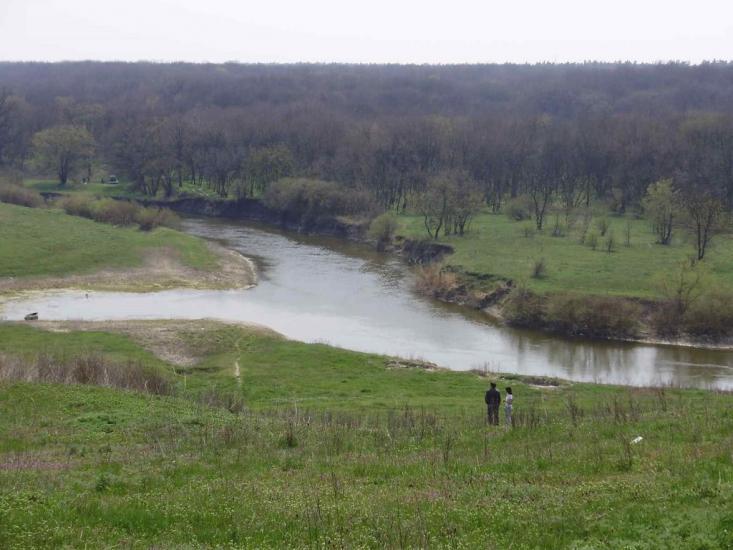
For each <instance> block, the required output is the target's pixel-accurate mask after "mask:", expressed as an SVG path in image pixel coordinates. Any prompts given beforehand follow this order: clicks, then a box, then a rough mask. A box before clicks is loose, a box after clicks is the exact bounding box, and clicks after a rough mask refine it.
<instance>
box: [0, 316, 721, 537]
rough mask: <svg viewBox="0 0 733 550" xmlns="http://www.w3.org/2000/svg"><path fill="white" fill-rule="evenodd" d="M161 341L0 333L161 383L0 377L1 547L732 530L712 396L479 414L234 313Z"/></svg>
mask: <svg viewBox="0 0 733 550" xmlns="http://www.w3.org/2000/svg"><path fill="white" fill-rule="evenodd" d="M146 332H151V331H146ZM180 337H181V341H182V342H185V346H184V347H185V348H190V349H191V350H196V351H197V353H199V354H200V355H201V357H200V360H199V362H198V363H197V364H195V365H194V366H190V367H180V366H174V365H170V364H167V363H165V362H164V361H161V360H160V359H157V358H156V357H155V356H153V355H152V354H151V353H150V352H149V351H147V350H146V349H143V348H141V347H140V345H139V344H138V343H136V342H137V340H135V341H133V339H130V338H129V337H126V336H121V335H118V334H110V333H106V332H104V331H102V330H95V331H92V332H75V331H72V332H66V333H49V332H41V331H39V330H37V329H34V328H31V327H27V326H17V325H0V357H7V355H8V354H9V353H10V354H15V355H24V354H25V355H30V354H32V353H35V352H37V351H38V350H55V351H56V352H58V353H62V352H63V353H73V352H77V353H85V352H88V351H93V352H94V353H95V354H99V355H100V356H109V357H110V358H113V359H115V360H119V359H120V358H123V357H130V358H131V359H134V360H135V361H140V362H143V363H145V364H147V365H149V366H150V367H151V368H156V369H159V370H160V372H162V373H164V374H165V376H168V377H170V378H171V380H173V384H174V387H175V393H174V395H165V396H153V395H149V394H145V393H134V392H129V391H119V390H115V389H112V388H99V387H90V386H82V385H51V384H43V383H27V382H13V381H4V382H2V381H0V546H2V547H4V548H28V547H59V546H69V547H84V546H86V547H108V546H129V547H146V548H147V547H151V546H155V547H180V546H195V547H199V546H211V547H372V548H384V547H416V546H421V547H427V546H432V547H451V548H456V547H481V548H655V549H656V548H698V549H699V548H708V549H713V548H730V547H731V545H732V544H733V410H732V409H731V407H730V396H729V395H724V394H719V393H708V392H703V391H697V390H674V389H667V390H644V389H627V388H619V387H604V386H594V385H588V384H566V383H563V384H562V385H560V386H559V387H554V386H552V387H538V386H532V385H529V384H527V383H526V381H521V380H518V379H512V378H509V379H502V380H500V381H499V385H500V387H504V386H506V385H507V384H511V385H512V387H513V388H514V390H515V392H514V393H515V419H516V423H515V426H514V428H513V429H507V428H505V427H499V428H493V427H491V428H489V427H486V426H485V425H484V408H483V403H482V397H483V396H482V394H483V391H484V389H485V386H486V379H483V378H481V377H479V376H477V375H475V374H471V373H455V372H429V371H425V370H421V369H413V368H409V369H403V368H398V369H390V368H386V366H385V365H386V364H387V360H386V359H385V358H383V357H378V356H373V355H366V354H358V353H353V352H347V351H343V350H338V349H333V348H329V347H327V346H323V345H308V344H300V343H296V342H289V341H286V340H283V339H281V338H278V337H276V336H274V335H268V334H263V333H262V332H261V331H257V330H251V329H246V328H241V327H232V326H225V325H215V326H211V325H208V326H207V327H206V328H205V329H204V328H196V327H194V326H190V325H189V326H183V327H181V334H180ZM10 342H12V344H11V343H10ZM235 362H238V363H239V365H240V367H241V370H240V379H239V381H237V379H236V378H235V377H234V363H235ZM237 400H240V401H239V402H240V405H239V406H237V407H232V403H235V402H236V401H237ZM227 406H228V408H227ZM229 410H234V411H236V412H234V413H232V412H229ZM637 436H642V437H643V438H644V439H643V441H642V442H641V443H639V444H636V445H635V444H631V443H630V442H631V440H632V439H633V438H635V437H637Z"/></svg>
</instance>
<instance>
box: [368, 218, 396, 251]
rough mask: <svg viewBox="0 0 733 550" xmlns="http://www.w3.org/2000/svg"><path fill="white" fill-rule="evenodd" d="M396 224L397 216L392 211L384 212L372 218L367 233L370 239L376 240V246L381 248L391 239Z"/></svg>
mask: <svg viewBox="0 0 733 550" xmlns="http://www.w3.org/2000/svg"><path fill="white" fill-rule="evenodd" d="M397 226H398V224H397V217H396V216H395V215H394V214H393V213H392V212H385V213H384V214H380V215H379V216H377V217H376V218H374V219H373V220H372V222H371V223H370V224H369V231H368V232H367V234H368V235H369V238H370V239H374V240H375V241H377V248H380V249H381V248H384V245H385V244H387V243H389V242H390V241H391V240H392V237H394V234H395V231H397Z"/></svg>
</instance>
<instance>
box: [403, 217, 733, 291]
mask: <svg viewBox="0 0 733 550" xmlns="http://www.w3.org/2000/svg"><path fill="white" fill-rule="evenodd" d="M606 219H607V220H608V223H609V225H610V228H609V230H608V233H607V235H608V234H613V236H614V240H615V247H614V251H613V252H612V253H610V254H609V253H608V252H607V251H606V249H605V244H606V240H607V236H606V237H601V236H600V235H599V236H598V246H597V249H596V250H593V249H592V248H591V247H590V246H588V244H587V242H586V244H581V243H580V242H579V241H580V232H581V228H580V225H581V224H580V223H577V224H576V227H575V228H574V229H571V230H567V229H564V233H565V236H562V237H553V236H552V229H553V224H554V217H548V220H547V227H546V228H545V229H544V230H543V232H541V233H538V232H536V231H535V230H534V223H533V222H532V221H526V222H517V221H513V220H511V219H509V218H508V217H507V216H506V215H503V214H489V213H483V214H481V215H479V216H477V217H476V218H475V219H474V220H473V222H472V224H471V228H470V231H469V232H468V233H467V234H466V235H465V236H463V237H459V236H449V237H441V238H440V242H444V243H447V244H450V245H451V246H452V247H454V248H455V251H456V252H455V254H453V255H451V256H448V257H447V258H446V260H445V263H446V264H447V265H450V266H454V267H457V268H459V269H461V270H463V271H469V272H475V273H480V274H491V275H495V276H498V277H503V278H510V279H513V280H514V281H522V282H524V283H526V284H527V286H529V287H530V288H531V289H533V290H536V291H539V292H558V291H574V292H583V293H588V294H609V295H616V296H635V297H642V298H653V297H658V295H659V285H658V279H659V278H660V277H663V276H665V275H668V274H670V273H672V272H674V271H675V270H679V267H678V266H679V263H680V262H681V261H683V260H685V259H687V258H689V257H690V256H691V255H693V254H694V248H693V245H692V243H691V241H690V240H689V239H688V238H687V236H686V235H685V233H684V231H683V230H682V229H678V230H676V231H675V237H674V240H673V243H672V244H671V245H670V246H661V245H658V244H655V242H654V241H655V236H654V234H653V233H652V232H651V230H650V227H649V223H648V221H646V220H643V219H635V218H632V217H627V218H624V217H614V216H608V217H607V218H606ZM399 220H400V222H401V230H400V232H401V233H402V234H405V235H407V236H410V237H417V238H426V237H427V232H426V231H425V228H424V226H423V219H422V217H420V216H401V217H400V218H399ZM596 221H597V220H596ZM627 223H628V224H629V226H630V230H631V233H630V236H631V239H630V244H631V246H626V245H625V241H626V228H627ZM594 232H595V233H596V234H598V233H599V232H598V230H597V229H596V227H595V223H593V224H592V225H591V228H590V230H589V233H594ZM542 258H544V260H545V262H546V265H547V274H546V276H545V277H543V278H532V277H531V273H532V270H533V266H534V263H535V262H536V261H538V260H540V259H542ZM704 264H705V267H706V269H707V271H708V275H709V279H708V284H709V286H715V287H718V288H720V287H722V288H725V289H733V237H732V236H731V235H720V236H716V237H715V239H714V240H713V246H712V248H711V250H710V251H709V252H708V255H707V257H706V259H705V261H704Z"/></svg>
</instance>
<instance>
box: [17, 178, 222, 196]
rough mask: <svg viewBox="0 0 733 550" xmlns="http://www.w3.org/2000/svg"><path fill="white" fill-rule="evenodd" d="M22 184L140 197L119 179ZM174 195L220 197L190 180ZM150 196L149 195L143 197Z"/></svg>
mask: <svg viewBox="0 0 733 550" xmlns="http://www.w3.org/2000/svg"><path fill="white" fill-rule="evenodd" d="M24 185H25V186H26V187H29V188H31V189H33V190H34V191H38V192H39V193H61V194H63V195H73V194H86V195H91V196H95V197H142V195H139V194H137V193H135V192H134V191H132V190H131V189H130V183H129V182H124V181H121V182H120V183H118V184H109V183H98V182H92V183H88V184H86V185H85V184H82V183H67V184H66V185H64V186H60V185H59V183H58V181H55V180H52V179H47V178H41V179H38V178H36V179H32V178H31V179H26V180H25V181H24ZM175 192H176V195H175V196H174V197H173V198H180V196H181V195H187V196H193V197H204V198H207V199H214V200H217V199H220V197H219V196H218V195H217V194H216V193H215V192H214V191H212V190H211V189H209V188H208V187H206V186H203V185H194V184H193V183H191V181H188V180H186V181H184V182H183V186H182V187H178V185H176V187H175ZM145 198H150V197H145ZM157 198H158V199H162V198H163V189H162V188H161V189H160V192H159V194H158V197H157Z"/></svg>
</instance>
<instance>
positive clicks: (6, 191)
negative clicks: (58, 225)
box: [0, 182, 44, 208]
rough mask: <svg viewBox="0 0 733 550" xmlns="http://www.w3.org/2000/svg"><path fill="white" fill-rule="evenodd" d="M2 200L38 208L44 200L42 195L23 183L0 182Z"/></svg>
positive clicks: (0, 198) (0, 197)
mask: <svg viewBox="0 0 733 550" xmlns="http://www.w3.org/2000/svg"><path fill="white" fill-rule="evenodd" d="M0 202H7V203H9V204H17V205H18V206H26V207H29V208H37V207H39V206H41V205H43V203H44V200H43V197H42V196H41V195H39V194H38V193H36V192H35V191H31V190H30V189H27V188H25V187H23V186H22V185H15V184H12V183H2V182H0Z"/></svg>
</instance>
